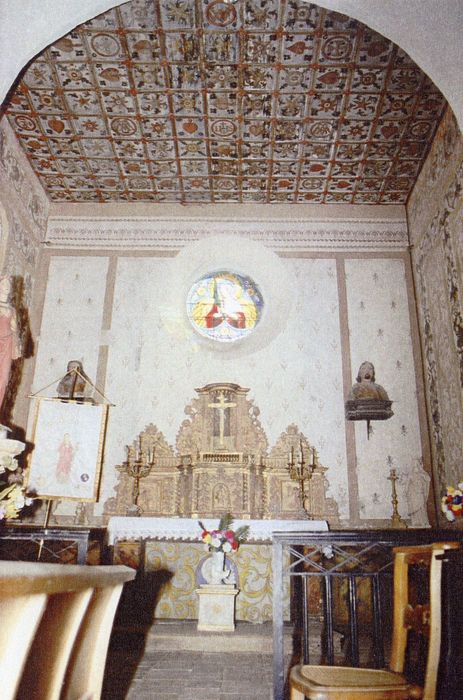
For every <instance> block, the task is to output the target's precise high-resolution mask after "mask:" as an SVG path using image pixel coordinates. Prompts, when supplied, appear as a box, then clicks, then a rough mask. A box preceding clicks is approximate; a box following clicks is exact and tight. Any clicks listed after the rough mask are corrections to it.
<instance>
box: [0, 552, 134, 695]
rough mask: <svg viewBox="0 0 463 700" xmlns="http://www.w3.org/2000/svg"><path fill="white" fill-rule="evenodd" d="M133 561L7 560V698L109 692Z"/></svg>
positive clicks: (2, 670) (2, 564) (1, 610)
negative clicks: (114, 636)
mask: <svg viewBox="0 0 463 700" xmlns="http://www.w3.org/2000/svg"><path fill="white" fill-rule="evenodd" d="M135 573H136V572H135V571H134V570H133V569H130V568H128V567H126V566H75V565H68V566H63V565H61V564H45V563H36V562H18V561H0V619H1V621H2V624H1V625H0V678H1V679H2V681H1V682H2V693H1V696H2V700H29V699H30V698H32V697H36V698H40V700H71V699H72V698H83V697H88V698H90V697H91V698H92V700H97V699H98V698H99V697H100V694H101V687H102V684H103V673H104V667H105V663H106V654H107V650H108V644H109V637H110V634H111V629H112V625H113V620H114V615H115V612H116V608H117V604H118V602H119V598H120V594H121V592H122V587H123V585H124V583H126V582H127V581H130V580H131V579H133V578H134V577H135Z"/></svg>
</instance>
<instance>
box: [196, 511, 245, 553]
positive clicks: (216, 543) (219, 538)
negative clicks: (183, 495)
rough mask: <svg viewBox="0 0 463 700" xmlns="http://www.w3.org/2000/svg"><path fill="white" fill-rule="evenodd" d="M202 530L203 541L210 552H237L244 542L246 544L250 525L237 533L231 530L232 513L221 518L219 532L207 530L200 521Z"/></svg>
mask: <svg viewBox="0 0 463 700" xmlns="http://www.w3.org/2000/svg"><path fill="white" fill-rule="evenodd" d="M198 522H199V526H200V528H201V529H202V531H203V532H202V535H201V538H202V541H203V542H204V544H205V546H206V549H207V551H208V552H224V553H225V554H229V553H230V552H236V550H237V549H238V547H239V546H240V544H241V543H242V542H245V541H246V539H247V537H248V534H249V525H242V526H241V527H239V528H238V529H237V530H236V531H235V530H232V529H231V526H232V523H233V516H232V515H231V514H230V513H227V514H226V515H223V516H222V517H221V518H220V522H219V527H218V528H217V530H210V531H209V530H206V528H205V527H204V525H203V524H202V522H201V521H200V520H199V521H198Z"/></svg>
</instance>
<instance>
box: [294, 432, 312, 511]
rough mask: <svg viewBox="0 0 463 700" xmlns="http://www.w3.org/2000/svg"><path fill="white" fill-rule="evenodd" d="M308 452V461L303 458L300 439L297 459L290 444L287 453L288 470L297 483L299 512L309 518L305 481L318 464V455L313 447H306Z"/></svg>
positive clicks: (310, 476) (309, 477) (308, 500)
mask: <svg viewBox="0 0 463 700" xmlns="http://www.w3.org/2000/svg"><path fill="white" fill-rule="evenodd" d="M306 451H308V452H309V462H307V461H306V460H305V458H304V448H303V444H302V440H300V441H299V452H298V455H297V459H295V458H294V446H291V448H290V450H289V454H288V471H289V476H290V478H291V479H292V480H293V481H297V482H298V485H299V499H300V501H301V512H302V513H303V515H304V516H305V517H307V518H310V499H309V496H308V494H307V491H306V482H307V481H309V480H310V479H311V478H312V474H313V472H314V470H315V468H316V467H317V465H318V455H317V450H316V449H315V447H310V446H309V447H308V448H307V447H306Z"/></svg>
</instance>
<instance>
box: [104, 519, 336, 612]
mask: <svg viewBox="0 0 463 700" xmlns="http://www.w3.org/2000/svg"><path fill="white" fill-rule="evenodd" d="M202 522H203V524H204V526H205V527H206V528H207V529H209V528H210V529H213V528H214V527H216V526H217V520H215V519H204V520H202ZM240 525H249V526H250V532H249V538H248V541H247V542H246V543H244V544H242V545H241V546H240V548H239V549H238V551H236V552H234V553H232V554H227V558H226V559H227V565H228V566H229V567H230V568H231V569H232V572H233V574H234V577H235V580H236V587H237V588H238V589H239V594H238V595H237V597H236V613H235V616H236V620H240V621H247V622H254V623H261V622H267V621H271V620H272V609H273V607H272V606H273V601H272V580H273V572H272V545H271V538H272V532H276V531H278V532H281V531H283V532H291V531H297V532H323V531H324V532H326V531H327V530H328V524H327V523H326V521H321V520H304V521H301V520H299V521H297V520H293V521H288V520H237V521H234V524H233V527H234V528H238V527H240ZM200 540H201V528H200V526H199V525H198V522H197V520H193V519H190V518H177V519H176V518H144V517H135V518H130V517H114V518H111V519H110V521H109V522H108V544H109V545H111V546H112V547H113V560H114V563H115V564H125V565H127V566H131V567H133V568H137V569H139V570H140V572H143V573H144V574H147V575H148V576H149V578H150V594H151V595H153V597H154V598H156V605H155V608H154V610H153V617H154V618H157V619H183V620H195V619H197V617H198V596H197V594H196V589H197V588H198V586H199V585H201V584H202V583H205V581H204V579H203V578H202V573H201V570H202V566H203V564H204V562H205V560H206V559H207V558H208V557H209V556H210V554H208V553H207V551H205V547H204V545H203V544H202V543H201V541H200ZM283 596H284V618H285V619H286V620H289V581H288V580H287V581H285V583H284V591H283Z"/></svg>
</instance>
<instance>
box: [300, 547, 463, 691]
mask: <svg viewBox="0 0 463 700" xmlns="http://www.w3.org/2000/svg"><path fill="white" fill-rule="evenodd" d="M458 547H459V544H458V543H456V542H449V543H436V544H431V545H419V546H415V547H396V548H394V616H393V634H392V647H391V659H390V664H389V670H379V669H369V668H351V667H346V666H312V665H302V664H301V665H298V666H294V667H293V668H292V669H291V672H290V677H289V683H290V689H291V693H290V698H291V700H303V699H304V697H306V698H308V699H309V700H354V699H355V700H359V698H362V699H363V700H406V699H407V698H422V700H434V698H435V697H436V683H437V672H438V666H439V656H440V644H441V571H442V562H441V561H440V560H439V559H437V557H438V556H439V555H441V554H442V553H443V552H444V551H445V550H447V549H455V548H458ZM416 566H419V567H423V566H425V567H427V570H428V577H427V578H428V580H429V604H424V605H423V604H416V603H415V597H416V596H415V595H414V594H413V590H412V586H411V579H412V576H411V575H410V576H409V573H411V572H410V568H411V567H416ZM412 629H413V630H414V631H415V632H416V633H417V634H420V635H423V634H424V635H426V636H428V638H429V642H428V652H427V661H426V671H425V678H424V685H423V687H420V686H418V685H415V684H414V683H413V682H412V681H410V680H407V678H406V677H405V676H404V675H403V672H404V666H405V659H406V651H407V646H408V645H407V642H408V639H409V637H410V634H409V631H410V630H412Z"/></svg>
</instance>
